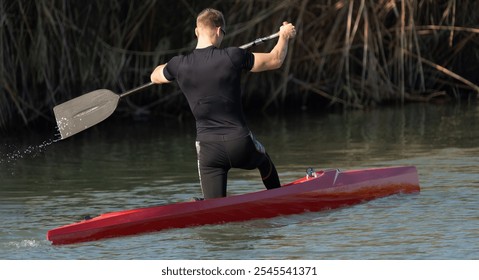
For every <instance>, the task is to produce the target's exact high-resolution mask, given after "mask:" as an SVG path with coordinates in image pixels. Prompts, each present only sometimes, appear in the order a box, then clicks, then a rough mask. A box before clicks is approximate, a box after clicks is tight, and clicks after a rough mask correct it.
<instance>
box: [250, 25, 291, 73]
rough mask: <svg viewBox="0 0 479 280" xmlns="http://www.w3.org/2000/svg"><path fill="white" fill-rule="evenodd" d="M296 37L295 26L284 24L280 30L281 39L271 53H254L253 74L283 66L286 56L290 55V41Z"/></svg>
mask: <svg viewBox="0 0 479 280" xmlns="http://www.w3.org/2000/svg"><path fill="white" fill-rule="evenodd" d="M294 36H296V30H295V28H294V25H292V24H291V23H288V22H283V26H281V28H280V29H279V39H278V42H277V43H276V46H274V48H273V49H272V50H271V52H269V53H253V55H254V64H253V68H251V72H262V71H267V70H274V69H278V68H279V67H281V65H283V62H284V59H285V58H286V54H287V53H288V41H289V39H291V38H294Z"/></svg>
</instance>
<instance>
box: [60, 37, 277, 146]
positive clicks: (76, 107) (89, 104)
mask: <svg viewBox="0 0 479 280" xmlns="http://www.w3.org/2000/svg"><path fill="white" fill-rule="evenodd" d="M278 36H279V32H277V33H274V34H271V35H269V36H267V37H263V38H259V39H256V40H254V41H252V42H250V43H247V44H244V45H242V46H240V48H242V49H247V48H250V47H253V46H256V45H259V44H262V43H264V42H266V41H268V40H271V39H274V38H277V37H278ZM152 85H154V83H152V82H150V83H147V84H144V85H142V86H139V87H137V88H134V89H132V90H129V91H127V92H124V93H122V94H116V93H114V92H112V91H110V90H107V89H98V90H95V91H92V92H89V93H85V94H83V95H81V96H79V97H76V98H74V99H71V100H69V101H67V102H64V103H62V104H59V105H57V106H55V107H54V108H53V112H54V114H55V119H56V121H57V126H58V131H59V132H60V136H61V139H65V138H68V137H70V136H72V135H75V134H77V133H79V132H81V131H83V130H85V129H87V128H89V127H92V126H94V125H96V124H98V123H100V122H101V121H103V120H105V119H106V118H108V117H109V116H110V115H111V114H113V112H114V111H115V110H116V107H117V106H118V101H119V100H120V98H122V97H125V96H127V95H129V94H132V93H135V92H138V91H141V90H143V89H145V88H148V87H150V86H152Z"/></svg>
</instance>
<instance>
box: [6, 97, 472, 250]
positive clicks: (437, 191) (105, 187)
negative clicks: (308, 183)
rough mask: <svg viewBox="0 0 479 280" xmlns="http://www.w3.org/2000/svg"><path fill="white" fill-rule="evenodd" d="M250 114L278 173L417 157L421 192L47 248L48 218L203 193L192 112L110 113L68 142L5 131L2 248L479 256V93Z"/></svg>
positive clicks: (255, 178)
mask: <svg viewBox="0 0 479 280" xmlns="http://www.w3.org/2000/svg"><path fill="white" fill-rule="evenodd" d="M249 125H250V128H251V129H252V131H253V132H254V133H255V135H256V136H257V138H258V139H259V140H260V141H261V142H262V143H263V144H264V145H265V147H266V149H267V150H268V153H269V154H270V155H271V157H272V158H273V161H274V162H275V165H276V166H277V169H278V171H279V173H280V178H281V180H282V182H283V183H287V182H289V181H292V180H294V179H297V178H298V177H301V176H303V175H304V171H305V170H306V168H307V167H310V166H311V167H314V168H315V169H322V168H340V169H353V168H366V167H377V166H391V165H415V166H416V167H417V168H418V172H419V176H420V181H421V187H422V191H421V194H420V195H417V196H394V197H389V198H385V199H380V200H376V201H372V202H369V203H366V204H362V205H358V206H355V207H351V208H345V209H340V210H336V211H328V212H323V213H307V214H303V215H297V216H292V217H289V216H288V217H278V218H275V219H270V220H259V221H251V222H245V223H233V224H227V225H216V226H205V227H199V228H191V229H181V230H169V231H165V232H162V233H159V234H147V235H141V236H137V237H136V236H135V237H129V238H121V239H112V240H107V241H98V242H92V243H88V244H80V245H74V246H66V247H54V246H53V247H52V246H50V245H49V243H48V242H47V241H46V240H45V233H46V232H47V231H48V230H49V229H52V228H54V227H57V226H60V225H63V224H67V223H71V222H75V221H78V220H80V219H81V218H82V217H84V216H85V215H92V216H93V215H97V214H100V213H105V212H110V211H116V210H124V209H131V208H138V207H144V206H152V205H159V204H166V203H172V202H177V201H185V200H189V199H190V198H191V197H192V196H198V195H200V189H199V184H198V178H197V171H196V151H195V147H194V140H195V129H194V124H193V122H192V121H191V122H185V123H177V122H173V121H171V122H129V121H118V120H114V119H111V120H107V121H105V122H102V123H100V124H99V125H97V126H95V127H93V128H91V129H88V130H86V131H85V132H82V133H80V134H77V135H75V136H73V137H70V138H68V139H65V140H61V141H57V140H55V139H58V136H57V135H55V132H53V133H51V131H50V130H47V131H46V132H45V133H41V132H40V133H39V132H24V133H20V134H10V135H5V136H2V138H1V142H0V205H1V206H0V219H1V220H2V222H3V226H2V228H3V230H2V232H0V258H7V259H11V258H13V259H42V258H48V259H64V258H67V259H69V258H87V259H88V258H94V259H95V258H107V259H111V258H114V259H132V258H139V259H158V258H166V259H176V258H179V259H182V258H183V259H184V258H188V259H190V258H191V259H205V258H211V259H215V258H216V259H237V258H243V259H254V258H278V257H279V258H306V259H315V258H323V259H443V258H446V259H464V258H476V259H477V258H479V255H478V254H477V252H479V248H478V247H477V245H475V244H479V239H478V238H479V237H478V236H477V234H476V233H477V231H478V230H479V223H478V221H479V220H478V219H479V217H478V216H477V206H476V205H477V200H478V199H479V197H478V194H477V188H478V187H479V175H478V173H477V162H478V161H479V147H478V145H477V139H478V138H479V108H478V107H477V106H473V105H470V106H433V105H423V104H413V105H408V106H405V107H403V108H381V109H377V110H372V111H351V112H345V113H330V114H310V113H304V114H303V115H294V116H287V117H284V116H283V117H281V116H271V115H269V116H266V115H265V116H261V117H251V116H250V118H249ZM228 185H229V187H228V191H229V194H230V195H233V194H239V193H246V192H251V191H256V190H259V189H262V188H263V186H262V183H261V180H260V178H259V174H258V172H257V171H256V170H253V171H238V170H234V171H232V172H231V174H230V177H229V181H228ZM454 229H457V230H454ZM145 248H149V249H148V250H146V251H145ZM279 249H281V252H282V254H281V256H279V255H278V254H277V250H279ZM79 256H81V257H79Z"/></svg>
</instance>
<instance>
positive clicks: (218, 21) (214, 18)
mask: <svg viewBox="0 0 479 280" xmlns="http://www.w3.org/2000/svg"><path fill="white" fill-rule="evenodd" d="M196 25H197V26H199V25H203V26H207V27H210V28H215V27H222V28H223V29H225V25H226V23H225V18H224V16H223V13H222V12H220V11H218V10H215V9H212V8H206V9H204V10H203V11H201V12H200V13H199V14H198V17H197V18H196Z"/></svg>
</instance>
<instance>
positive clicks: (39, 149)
mask: <svg viewBox="0 0 479 280" xmlns="http://www.w3.org/2000/svg"><path fill="white" fill-rule="evenodd" d="M58 141H60V139H58V138H57V139H49V140H46V141H43V142H42V143H41V144H39V145H30V146H28V147H26V148H23V149H17V148H16V147H15V146H14V145H9V146H7V149H9V150H11V149H12V148H13V149H16V150H15V151H13V152H7V153H6V154H5V155H2V156H1V157H0V164H15V163H16V162H17V161H18V160H20V159H24V158H35V157H37V156H39V155H40V154H42V153H44V152H45V151H46V150H47V148H48V146H50V145H52V144H53V143H55V142H58Z"/></svg>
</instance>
